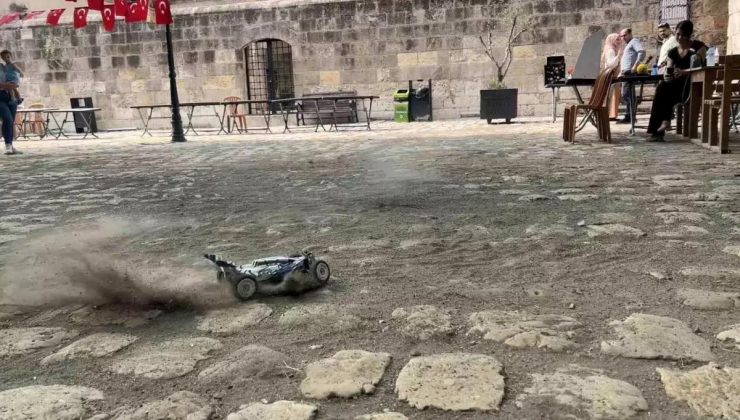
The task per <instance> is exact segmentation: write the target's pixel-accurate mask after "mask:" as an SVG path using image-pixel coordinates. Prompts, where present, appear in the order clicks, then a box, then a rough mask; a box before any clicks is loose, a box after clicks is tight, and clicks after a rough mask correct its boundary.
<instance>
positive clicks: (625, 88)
mask: <svg viewBox="0 0 740 420" xmlns="http://www.w3.org/2000/svg"><path fill="white" fill-rule="evenodd" d="M619 36H620V37H621V38H622V39H623V40H624V43H625V47H624V53H622V63H621V66H620V69H621V73H620V75H622V76H624V75H630V74H635V73H637V66H639V65H640V64H641V63H642V61H643V60H644V59H645V48H643V46H642V43H641V42H640V40H639V39H637V38H635V37H633V36H632V29H629V28H627V29H622V31H621V32H620V33H619ZM622 100H623V101H624V103H626V104H627V114H626V115H625V116H624V118H623V119H621V120H619V121H617V123H621V124H629V123H630V122H631V121H632V118H633V117H634V115H632V107H633V106H634V104H633V101H634V100H635V98H633V97H632V83H629V82H628V83H622Z"/></svg>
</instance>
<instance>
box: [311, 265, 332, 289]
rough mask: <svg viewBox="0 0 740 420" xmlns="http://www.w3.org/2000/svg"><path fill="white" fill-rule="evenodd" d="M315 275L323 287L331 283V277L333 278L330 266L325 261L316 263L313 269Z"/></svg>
mask: <svg viewBox="0 0 740 420" xmlns="http://www.w3.org/2000/svg"><path fill="white" fill-rule="evenodd" d="M313 273H314V275H315V276H316V280H318V281H319V283H321V284H322V285H324V284H326V282H328V281H329V277H331V270H330V269H329V264H327V263H325V262H324V261H317V262H316V265H315V266H314V268H313Z"/></svg>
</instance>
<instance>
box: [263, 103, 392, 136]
mask: <svg viewBox="0 0 740 420" xmlns="http://www.w3.org/2000/svg"><path fill="white" fill-rule="evenodd" d="M378 98H380V97H379V96H376V95H330V96H303V97H300V98H284V99H277V100H273V101H271V103H275V104H277V105H278V107H279V109H280V113H281V115H282V116H283V123H284V124H285V127H284V129H283V132H286V131H288V132H289V131H290V128H289V126H288V121H289V119H290V115H293V114H295V115H296V116H297V118H298V115H301V116H303V115H305V114H311V115H315V117H316V126H315V127H316V128H315V130H314V131H319V127H321V129H323V130H324V131H331V128H332V127H334V129H335V130H336V131H339V124H340V123H339V122H338V121H337V115H338V114H339V113H341V112H347V110H345V109H344V108H346V106H343V105H340V106H338V103H339V102H340V101H348V102H353V103H354V104H355V105H356V104H357V103H358V101H359V103H361V104H362V111H363V113H364V114H365V122H362V121H360V120H359V116H358V115H356V114H355V115H354V117H355V121H354V122H350V123H341V124H342V125H343V126H344V127H366V128H367V129H368V130H370V129H371V127H370V116H371V115H372V110H373V101H374V100H375V99H378ZM365 101H369V106H367V105H366V102H365ZM322 102H331V103H332V106H331V107H330V108H328V109H327V108H325V107H324V104H322ZM352 109H353V111H350V112H355V113H356V112H357V109H356V107H352ZM322 115H324V116H328V117H330V118H328V119H327V122H330V124H329V130H327V129H326V127H325V126H324V119H325V117H322Z"/></svg>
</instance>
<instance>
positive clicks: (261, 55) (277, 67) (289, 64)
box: [244, 39, 295, 114]
mask: <svg viewBox="0 0 740 420" xmlns="http://www.w3.org/2000/svg"><path fill="white" fill-rule="evenodd" d="M244 56H245V59H246V64H247V65H246V69H247V99H252V100H273V99H284V98H292V97H294V96H295V89H294V87H293V52H292V49H291V47H290V44H288V43H287V42H285V41H282V40H280V39H261V40H258V41H254V42H252V43H250V44H249V45H247V46H246V47H245V48H244ZM276 108H277V107H272V109H270V111H271V112H275V111H276ZM267 110H268V107H266V106H254V105H251V106H249V113H250V114H252V113H261V112H265V111H267Z"/></svg>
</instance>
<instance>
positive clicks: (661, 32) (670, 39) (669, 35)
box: [658, 22, 678, 74]
mask: <svg viewBox="0 0 740 420" xmlns="http://www.w3.org/2000/svg"><path fill="white" fill-rule="evenodd" d="M658 36H659V37H660V39H661V40H662V41H663V45H662V46H661V47H660V54H659V55H658V67H660V70H659V71H660V73H661V74H663V70H664V68H665V65H666V60H667V59H668V51H670V50H672V49H673V48H675V47H677V46H678V41H676V37H675V36H674V35H673V32H672V31H671V25H669V24H668V22H664V23H661V24H660V25H659V26H658Z"/></svg>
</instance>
